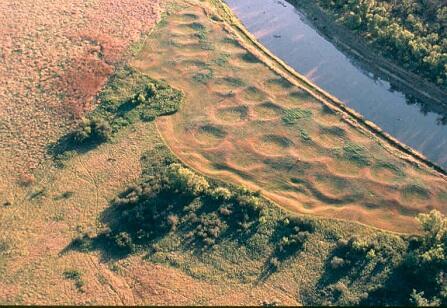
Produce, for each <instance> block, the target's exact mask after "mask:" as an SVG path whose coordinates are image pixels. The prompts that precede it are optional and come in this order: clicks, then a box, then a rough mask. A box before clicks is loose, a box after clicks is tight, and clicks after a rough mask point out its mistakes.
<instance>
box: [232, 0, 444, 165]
mask: <svg viewBox="0 0 447 308" xmlns="http://www.w3.org/2000/svg"><path fill="white" fill-rule="evenodd" d="M225 1H226V3H227V4H228V5H229V6H230V7H231V8H232V10H233V11H234V12H235V14H236V15H237V16H238V17H239V19H240V20H241V21H242V22H243V24H244V25H245V26H246V27H247V29H248V30H249V31H250V32H251V33H253V34H254V35H255V36H256V37H257V38H258V40H259V41H260V42H261V43H263V44H264V46H266V47H267V48H269V49H270V50H271V51H272V52H273V53H274V54H275V55H276V56H278V57H280V58H281V59H282V60H284V61H285V62H286V63H287V64H289V65H290V66H292V67H293V68H294V69H295V70H296V71H298V72H299V73H301V74H303V75H305V76H307V78H308V79H310V80H312V81H313V82H314V83H316V84H317V85H318V86H320V87H321V88H323V89H325V90H327V91H328V92H330V93H331V94H333V95H335V96H336V97H338V98H339V99H340V100H342V101H343V102H344V103H345V104H346V105H348V106H349V107H351V108H353V109H354V110H356V111H358V112H360V113H361V114H362V115H363V116H364V117H365V118H367V119H368V120H371V121H373V122H374V123H376V124H377V125H379V126H380V127H381V128H382V129H384V130H385V131H387V132H388V133H390V134H391V135H392V136H394V137H395V138H397V139H398V140H400V141H401V142H403V143H405V144H407V145H409V146H411V147H413V148H414V149H416V150H418V151H419V152H421V153H423V154H424V155H425V156H427V157H428V158H429V159H430V160H431V161H433V162H434V163H436V164H437V165H439V166H440V167H442V168H444V170H447V125H446V124H447V123H445V122H447V121H441V120H440V119H441V118H442V117H443V116H444V119H445V114H444V115H442V114H440V113H436V112H433V111H431V110H433V109H432V108H427V106H428V105H429V104H428V103H427V102H424V101H422V100H419V101H418V100H415V99H414V98H412V97H411V96H410V95H409V94H408V93H405V91H401V90H396V89H395V87H393V86H392V85H391V84H390V83H389V82H388V81H386V80H385V79H383V78H381V77H380V76H376V75H374V74H373V73H372V72H370V71H369V70H368V69H367V68H365V66H364V65H361V64H360V63H358V62H356V60H355V59H353V58H352V57H350V56H349V55H347V54H345V53H343V52H342V51H340V50H339V49H337V47H336V46H335V45H334V44H333V43H331V42H330V41H329V40H328V39H327V38H325V37H324V36H323V35H322V34H320V33H319V32H318V31H317V30H316V29H315V28H314V27H313V26H312V24H311V22H310V21H309V20H308V19H307V18H306V17H305V16H304V15H303V14H302V13H301V12H300V11H298V10H297V9H296V8H295V7H293V6H292V5H291V4H289V3H287V2H284V1H278V0H225ZM443 122H444V123H443Z"/></svg>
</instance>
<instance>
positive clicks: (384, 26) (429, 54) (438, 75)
mask: <svg viewBox="0 0 447 308" xmlns="http://www.w3.org/2000/svg"><path fill="white" fill-rule="evenodd" d="M318 3H319V4H320V6H321V7H323V9H326V10H329V11H331V12H332V13H334V14H335V16H336V17H338V21H339V22H341V23H343V24H345V25H346V26H348V27H349V28H350V29H352V30H354V31H356V32H358V33H360V34H361V35H362V37H364V38H365V39H366V40H367V41H368V42H369V43H371V44H372V46H374V47H376V48H377V50H379V51H380V52H382V54H383V55H384V56H385V57H388V58H391V59H393V60H395V61H397V62H398V63H400V64H401V65H402V66H403V67H405V68H406V69H408V70H410V71H412V72H414V73H416V74H418V75H420V76H422V77H425V78H427V79H428V80H430V81H432V82H434V83H436V84H437V85H438V86H440V87H441V88H444V89H447V1H446V0H399V1H398V0H318Z"/></svg>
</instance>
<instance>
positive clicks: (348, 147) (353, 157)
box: [343, 142, 371, 167]
mask: <svg viewBox="0 0 447 308" xmlns="http://www.w3.org/2000/svg"><path fill="white" fill-rule="evenodd" d="M343 157H344V158H345V159H346V160H348V161H351V162H353V163H355V164H356V165H358V166H360V167H363V166H369V165H370V163H371V162H370V158H369V155H368V150H367V149H366V148H365V147H363V146H361V145H358V144H355V143H352V142H348V143H346V144H345V146H344V147H343Z"/></svg>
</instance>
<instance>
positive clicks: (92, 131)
mask: <svg viewBox="0 0 447 308" xmlns="http://www.w3.org/2000/svg"><path fill="white" fill-rule="evenodd" d="M111 136H112V129H111V127H110V125H109V123H108V122H106V121H104V120H102V119H96V118H93V119H85V120H83V121H82V123H81V124H80V126H79V127H78V129H76V130H75V131H74V132H73V141H74V142H75V143H77V144H85V143H103V142H106V141H109V140H110V139H111Z"/></svg>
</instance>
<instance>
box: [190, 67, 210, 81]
mask: <svg viewBox="0 0 447 308" xmlns="http://www.w3.org/2000/svg"><path fill="white" fill-rule="evenodd" d="M213 76H214V72H213V70H212V69H208V70H206V71H202V72H198V73H196V74H194V75H193V76H192V79H193V80H194V81H195V82H198V83H203V84H206V83H208V82H209V81H210V80H211V79H213Z"/></svg>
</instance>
